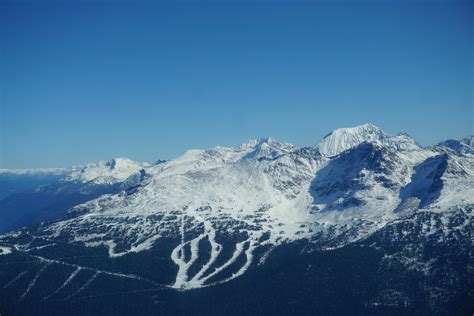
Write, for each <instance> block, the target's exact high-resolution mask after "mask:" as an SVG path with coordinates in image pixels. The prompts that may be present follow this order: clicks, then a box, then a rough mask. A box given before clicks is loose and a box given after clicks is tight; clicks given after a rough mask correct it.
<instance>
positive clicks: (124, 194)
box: [0, 124, 474, 300]
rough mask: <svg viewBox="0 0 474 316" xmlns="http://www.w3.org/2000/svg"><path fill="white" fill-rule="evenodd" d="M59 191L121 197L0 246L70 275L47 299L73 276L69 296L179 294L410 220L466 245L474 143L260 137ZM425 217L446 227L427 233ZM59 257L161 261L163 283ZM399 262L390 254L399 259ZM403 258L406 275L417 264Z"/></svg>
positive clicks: (95, 175)
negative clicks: (101, 279)
mask: <svg viewBox="0 0 474 316" xmlns="http://www.w3.org/2000/svg"><path fill="white" fill-rule="evenodd" d="M58 183H61V185H63V186H62V187H61V186H54V188H55V190H65V189H64V183H74V184H75V185H78V184H80V185H79V186H77V187H75V189H73V190H77V191H78V192H81V190H86V187H85V186H86V185H90V184H93V185H94V186H96V185H116V184H117V185H118V187H115V190H112V191H110V192H104V194H100V195H99V196H95V197H94V198H91V199H88V200H87V201H83V202H84V203H83V202H81V204H78V205H75V206H74V207H72V208H71V209H70V210H69V211H68V213H67V215H66V217H62V218H58V219H57V220H55V221H53V222H48V223H44V224H43V225H41V226H39V227H36V228H32V229H26V230H21V231H16V232H12V233H10V234H6V235H4V236H2V237H0V245H1V246H2V247H3V248H2V249H3V250H2V251H3V252H2V253H0V255H2V254H3V255H4V256H2V257H8V256H12V255H15V254H20V253H22V254H31V253H35V258H36V259H37V260H38V261H39V262H42V263H44V264H45V267H48V269H50V268H49V266H50V263H51V262H54V263H55V264H58V265H63V266H71V265H72V267H75V270H74V271H73V272H72V273H71V274H70V275H69V276H68V277H67V278H66V279H65V280H64V284H63V285H62V286H58V288H57V289H56V290H55V291H53V292H52V293H50V295H49V296H48V295H46V296H45V297H43V299H45V300H47V299H49V298H50V297H51V296H56V295H59V294H60V292H61V291H62V290H63V288H64V287H66V285H67V284H69V283H70V282H71V280H72V279H73V278H75V277H76V276H77V274H78V273H79V271H93V272H94V273H93V275H92V276H90V277H89V278H88V279H87V280H86V281H85V282H83V283H82V285H81V286H80V287H78V288H77V293H76V292H74V293H70V294H71V296H70V297H72V296H75V295H77V294H78V293H80V292H82V291H84V290H85V289H86V288H87V287H88V286H89V285H90V284H91V283H92V282H94V280H95V278H97V276H99V275H107V276H113V277H117V278H124V279H130V280H142V281H144V282H149V283H151V284H155V285H156V286H158V285H159V286H160V287H164V288H170V289H178V290H189V289H196V288H207V287H210V286H216V285H219V284H224V283H227V282H229V281H231V280H234V279H236V278H238V277H240V276H243V275H245V273H246V272H247V271H249V269H251V268H252V267H254V266H258V265H265V261H266V260H267V259H268V258H269V256H271V253H272V252H273V251H275V249H279V247H283V246H285V245H289V244H292V243H295V242H300V241H305V242H308V243H309V245H311V246H310V247H309V248H311V249H312V251H314V250H315V249H317V250H318V251H329V250H330V249H341V248H344V247H348V246H349V245H355V244H358V243H364V241H365V240H369V239H370V238H374V237H372V236H378V235H377V234H379V235H380V234H382V235H381V236H383V238H388V237H387V236H388V235H387V234H385V233H383V232H384V231H386V230H388V229H390V230H393V229H394V227H408V226H409V225H408V224H407V223H412V222H413V221H414V220H417V221H419V222H418V223H417V224H416V225H415V226H417V227H418V226H419V227H422V228H421V230H420V231H418V232H417V234H418V235H417V238H422V237H421V236H423V238H427V236H429V235H430V234H433V230H432V229H431V228H429V227H431V226H433V225H435V226H436V230H440V229H441V230H444V235H443V234H440V235H437V238H439V243H443V242H444V241H443V238H444V237H443V236H448V235H449V234H450V233H451V232H454V231H456V234H458V236H459V238H469V236H467V235H468V234H469V229H466V227H470V225H471V226H472V222H471V221H472V212H471V210H472V208H473V206H474V154H473V146H472V137H471V138H470V140H469V139H468V140H463V141H460V142H455V141H447V142H443V143H440V144H438V145H437V146H434V147H431V148H423V147H422V146H420V145H418V144H417V143H416V142H415V141H414V140H413V139H412V138H411V137H410V136H408V135H407V134H404V133H400V134H398V135H390V134H388V133H386V132H384V131H383V130H381V129H380V128H378V127H376V126H374V125H371V124H364V125H361V126H357V127H354V128H342V129H337V130H335V131H333V132H332V133H330V134H329V135H327V136H326V137H324V139H323V140H322V141H321V142H320V143H319V144H318V145H316V146H314V147H304V148H295V147H294V146H292V145H290V144H287V143H284V142H278V141H276V140H274V139H271V138H265V139H256V140H251V141H248V142H246V143H243V144H242V145H240V146H237V147H230V148H228V147H215V148H211V149H207V150H189V151H186V152H185V153H183V154H182V155H181V156H179V157H177V158H176V159H173V160H170V161H166V162H161V163H159V164H146V163H138V162H133V161H131V160H128V159H125V158H119V159H114V160H111V161H107V162H99V163H97V164H89V165H85V166H81V167H73V168H70V169H68V170H67V172H65V173H64V177H63V178H62V179H61V180H60V181H59V182H58ZM422 214H431V215H430V216H428V215H423V216H422ZM432 218H442V219H440V220H436V224H433V219H432ZM451 219H452V220H451ZM454 219H456V220H454ZM425 220H426V221H427V222H424V221H425ZM401 223H404V224H401ZM453 223H454V224H453ZM448 224H449V225H448ZM397 225H398V226H397ZM407 225H408V226H407ZM430 225H431V226H430ZM443 225H445V226H443ZM433 229H435V228H433ZM448 231H450V232H448ZM387 232H388V231H387ZM407 234H408V233H407ZM390 236H392V237H391V238H392V239H391V241H392V242H395V241H394V238H395V237H393V236H398V237H397V238H402V237H403V234H401V235H400V234H393V233H391V235H390ZM400 236H401V237H400ZM380 238H381V239H383V238H382V237H380ZM400 240H401V239H400ZM446 240H449V238H448V237H446ZM376 244H377V242H373V243H372V245H376ZM57 247H62V248H63V247H72V248H74V249H75V248H77V247H79V248H80V249H86V250H87V251H89V250H88V249H90V251H95V250H93V249H97V251H99V250H100V251H104V250H105V251H106V253H107V255H108V256H109V258H110V259H109V260H112V261H113V260H121V259H120V258H134V256H139V255H145V254H147V253H157V254H159V256H160V258H162V259H160V260H163V262H165V261H166V262H167V263H166V264H165V266H164V267H166V268H163V269H164V270H163V272H162V273H161V274H159V275H158V274H150V273H147V272H143V271H142V272H140V271H135V270H134V269H133V268H131V267H129V266H128V265H127V267H122V268H119V269H118V270H114V271H112V270H107V267H105V268H104V267H101V268H98V267H91V266H85V265H84V264H83V263H82V261H81V260H79V261H74V260H73V262H71V261H64V260H60V259H55V258H54V256H53V257H51V254H54V253H55V249H56V248H57ZM377 247H379V246H377ZM81 251H82V250H81ZM392 255H394V256H395V254H393V253H392ZM404 255H405V254H404V253H403V251H402V250H400V251H399V252H397V256H398V257H397V258H401V257H403V256H404ZM410 255H411V256H412V257H410V260H411V261H410V262H411V264H412V266H413V267H414V266H416V265H417V264H421V263H420V262H422V261H423V260H422V258H421V257H419V258H417V257H413V253H410ZM51 260H53V261H51ZM123 260H131V259H123ZM160 262H161V261H160ZM423 262H424V261H423ZM407 265H408V266H410V263H409V262H408V263H407ZM132 272H133V273H132ZM41 273H43V270H41V271H40V272H38V274H37V275H36V277H35V278H36V279H37V278H38V276H39V275H41ZM140 273H141V274H140ZM34 283H35V282H33V286H34ZM29 291H31V287H30V289H29V290H27V291H26V292H24V293H23V295H22V298H24V297H25V296H28V295H29Z"/></svg>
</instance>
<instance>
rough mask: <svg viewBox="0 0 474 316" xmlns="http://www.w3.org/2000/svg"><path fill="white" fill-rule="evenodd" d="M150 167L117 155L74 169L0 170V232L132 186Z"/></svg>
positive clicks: (61, 212)
mask: <svg viewBox="0 0 474 316" xmlns="http://www.w3.org/2000/svg"><path fill="white" fill-rule="evenodd" d="M149 166H151V164H148V163H141V162H135V161H132V160H130V159H127V158H116V159H111V160H108V161H99V162H98V163H90V164H87V165H83V166H74V167H71V168H57V169H37V170H35V169H26V170H7V169H3V170H0V188H2V190H0V214H1V216H0V232H5V231H8V230H12V229H16V228H20V227H22V226H29V225H35V224H39V223H40V222H42V221H44V220H51V219H54V218H56V217H58V216H63V215H65V212H66V211H67V210H68V209H69V208H71V207H73V206H75V205H78V204H81V203H84V202H87V201H89V200H92V199H95V198H97V197H99V196H101V195H104V194H111V193H118V192H120V191H122V190H124V189H127V188H129V187H133V186H135V185H137V184H138V183H139V182H140V181H141V180H142V179H143V177H144V176H145V171H144V168H146V167H149ZM3 188H4V190H3Z"/></svg>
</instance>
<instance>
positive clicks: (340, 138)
mask: <svg viewBox="0 0 474 316" xmlns="http://www.w3.org/2000/svg"><path fill="white" fill-rule="evenodd" d="M363 142H370V143H378V144H383V145H388V146H392V147H394V148H397V149H400V150H416V149H418V148H419V145H418V144H417V143H416V142H415V141H414V140H413V139H412V138H411V137H410V136H409V135H408V134H406V133H399V134H398V135H390V134H388V133H386V132H385V131H383V130H382V129H381V128H379V127H377V126H375V125H373V124H370V123H366V124H363V125H359V126H356V127H349V128H338V129H336V130H334V131H332V132H331V133H329V134H328V135H326V136H325V137H324V138H323V140H322V141H321V142H320V143H319V144H318V145H317V148H318V149H319V151H320V152H321V154H322V155H324V156H326V157H334V156H337V155H339V154H340V153H342V152H344V151H346V150H348V149H350V148H354V147H356V146H358V145H359V144H361V143H363Z"/></svg>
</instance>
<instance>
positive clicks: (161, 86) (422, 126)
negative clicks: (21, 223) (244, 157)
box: [0, 0, 474, 168]
mask: <svg viewBox="0 0 474 316" xmlns="http://www.w3.org/2000/svg"><path fill="white" fill-rule="evenodd" d="M473 16H474V6H473V5H472V1H466V2H454V1H420V2H417V1H388V0H387V1H384V0H382V1H345V2H344V1H336V2H329V1H328V2H317V1H315V2H309V1H300V2H298V1H273V2H272V1H220V4H219V3H218V2H209V1H202V2H198V1H191V2H184V1H175V2H158V1H155V2H152V1H138V2H134V3H132V2H124V1H122V2H120V3H119V2H114V1H104V2H98V1H89V2H86V1H80V2H76V3H75V4H72V3H71V2H68V1H50V2H44V1H36V2H31V3H29V2H23V1H21V2H6V1H3V2H1V4H0V32H1V33H0V36H1V37H0V48H1V54H2V57H1V59H0V88H1V91H0V92H1V94H0V97H1V99H0V102H1V108H0V124H1V125H0V146H1V147H0V150H1V153H0V167H3V168H24V167H53V166H68V165H73V164H80V163H85V162H90V161H96V160H100V159H109V158H112V157H117V156H127V157H130V158H132V159H137V160H145V161H154V160H157V159H162V158H173V157H175V156H177V155H178V154H180V153H181V152H183V151H184V150H186V149H189V148H207V147H212V146H215V145H225V146H233V145H237V144H239V143H241V142H243V141H245V140H247V139H250V138H256V137H264V136H272V137H274V138H276V139H279V140H285V141H288V142H291V143H293V144H295V145H297V146H305V145H314V144H316V143H317V142H318V141H319V140H320V139H321V138H322V137H323V136H324V135H325V134H327V133H328V132H329V131H331V130H332V129H334V128H337V127H347V126H355V125H358V124H362V123H365V122H371V123H374V124H376V125H378V126H380V127H382V128H384V129H385V130H387V131H388V132H392V133H396V132H398V131H400V130H403V131H405V132H408V133H409V134H410V135H412V136H413V137H414V138H415V139H417V140H418V141H419V142H421V143H422V144H424V145H431V144H433V143H436V142H438V141H441V140H444V139H447V138H461V137H464V136H466V135H468V134H472V133H473V94H472V93H473V72H474V60H473V56H474V52H473V45H474V43H473V35H474V34H473V23H474V22H473V19H474V17H473Z"/></svg>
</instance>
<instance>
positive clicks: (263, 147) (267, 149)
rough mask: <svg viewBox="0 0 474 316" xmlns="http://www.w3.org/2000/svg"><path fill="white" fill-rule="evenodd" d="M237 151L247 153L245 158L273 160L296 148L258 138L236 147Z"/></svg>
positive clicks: (268, 139)
mask: <svg viewBox="0 0 474 316" xmlns="http://www.w3.org/2000/svg"><path fill="white" fill-rule="evenodd" d="M238 149H239V150H242V151H245V152H247V153H246V155H245V158H248V159H252V158H255V159H260V158H275V157H278V156H280V155H283V154H287V153H289V152H291V151H293V150H295V149H296V148H295V147H294V146H293V145H291V144H289V143H286V142H279V141H276V140H275V139H273V138H271V137H267V138H258V139H253V140H250V141H248V142H246V143H243V144H242V145H240V146H239V147H238Z"/></svg>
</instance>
